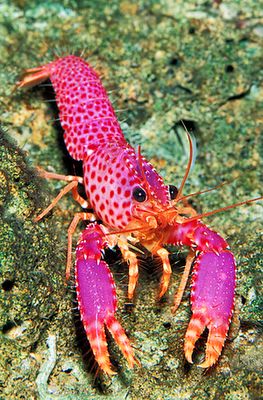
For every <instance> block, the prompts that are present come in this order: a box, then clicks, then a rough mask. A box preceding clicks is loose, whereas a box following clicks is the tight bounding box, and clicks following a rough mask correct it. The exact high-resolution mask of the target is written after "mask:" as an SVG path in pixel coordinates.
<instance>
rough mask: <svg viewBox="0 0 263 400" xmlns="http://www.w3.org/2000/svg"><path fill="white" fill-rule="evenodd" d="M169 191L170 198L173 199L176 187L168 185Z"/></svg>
mask: <svg viewBox="0 0 263 400" xmlns="http://www.w3.org/2000/svg"><path fill="white" fill-rule="evenodd" d="M169 193H170V199H171V200H174V199H175V198H176V196H177V193H178V189H177V187H176V186H174V185H169Z"/></svg>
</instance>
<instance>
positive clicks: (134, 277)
mask: <svg viewBox="0 0 263 400" xmlns="http://www.w3.org/2000/svg"><path fill="white" fill-rule="evenodd" d="M118 246H119V249H120V251H121V253H122V256H123V259H124V260H125V261H126V262H127V264H128V266H129V284H128V299H130V300H131V299H132V298H133V295H134V290H135V287H136V284H137V281H138V276H139V270H138V260H137V256H136V254H135V253H133V252H132V251H131V250H129V248H128V244H127V242H124V241H123V242H118Z"/></svg>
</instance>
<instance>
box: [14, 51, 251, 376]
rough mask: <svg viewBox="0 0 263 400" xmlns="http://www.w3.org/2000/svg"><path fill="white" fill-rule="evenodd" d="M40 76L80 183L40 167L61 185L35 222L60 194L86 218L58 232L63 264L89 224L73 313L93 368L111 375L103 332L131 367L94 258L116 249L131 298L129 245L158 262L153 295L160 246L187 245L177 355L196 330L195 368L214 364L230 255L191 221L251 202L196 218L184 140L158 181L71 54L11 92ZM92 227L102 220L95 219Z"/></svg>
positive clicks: (228, 298) (188, 348)
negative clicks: (186, 297) (64, 250)
mask: <svg viewBox="0 0 263 400" xmlns="http://www.w3.org/2000/svg"><path fill="white" fill-rule="evenodd" d="M48 78H50V80H51V83H52V85H53V87H54V90H55V94H56V101H57V104H58V108H59V117H60V121H61V125H62V128H63V129H64V139H65V143H66V146H67V149H68V152H69V154H70V155H71V156H72V157H73V158H74V159H75V160H82V162H83V178H82V177H77V176H64V175H58V174H54V173H49V172H45V171H43V170H40V174H41V175H42V176H43V177H46V178H53V179H62V180H65V181H68V182H69V183H68V184H67V186H66V187H65V188H64V189H63V190H62V191H61V192H60V194H59V195H58V196H57V197H56V199H55V200H54V201H53V202H52V203H51V204H50V206H49V207H48V208H47V209H46V210H44V211H43V212H42V213H41V214H40V215H39V216H38V217H37V218H36V220H40V219H41V218H42V217H43V216H44V215H46V214H47V213H48V212H49V210H50V209H51V208H52V207H54V205H55V204H56V203H57V201H58V200H59V199H60V198H61V197H62V196H63V195H64V194H65V193H67V192H69V191H72V193H73V197H74V199H75V200H77V201H78V202H79V203H80V204H81V206H82V207H83V208H92V210H93V212H92V213H90V212H82V213H77V214H76V215H75V217H74V219H73V221H72V223H71V225H70V227H69V231H68V234H69V236H68V238H69V239H68V261H67V270H66V276H67V278H69V275H70V266H71V247H72V235H73V232H74V231H75V228H76V226H77V224H78V222H79V221H80V220H86V221H89V223H88V224H87V227H86V229H85V230H84V231H83V232H82V234H81V237H80V239H79V242H78V245H77V249H76V263H75V280H76V292H77V300H78V307H79V311H80V315H81V320H82V322H83V325H84V328H85V331H86V334H87V337H88V340H89V343H90V346H91V348H92V351H93V353H94V356H95V359H96V361H97V363H98V365H99V367H100V368H101V369H102V370H103V371H104V372H105V373H107V374H113V373H114V371H113V369H112V367H111V363H110V359H109V353H108V349H107V341H106V336H105V326H106V327H107V329H108V330H109V331H110V333H111V334H112V336H113V338H114V340H115V341H116V342H117V344H118V346H119V347H120V349H121V351H122V353H123V354H124V356H125V357H126V359H127V361H128V364H129V366H130V367H133V366H134V364H135V363H136V361H137V360H136V358H135V355H134V350H133V348H132V346H131V344H130V341H129V339H128V337H127V336H126V334H125V332H124V329H123V328H122V326H121V324H120V323H119V322H118V320H117V319H116V317H115V313H116V309H117V299H116V289H115V285H114V281H113V277H112V274H111V272H110V270H109V267H108V265H107V264H106V262H105V261H104V259H103V255H104V249H105V248H107V247H113V246H118V247H119V248H120V250H121V253H122V256H123V258H124V260H125V261H126V262H127V263H128V265H129V283H128V298H129V299H130V300H131V299H132V298H133V295H134V290H135V287H136V283H137V279H138V260H137V256H136V253H135V252H134V248H135V247H136V244H137V243H140V245H142V246H144V247H145V248H146V249H147V250H148V251H150V252H151V253H152V254H153V255H155V256H158V257H159V258H160V259H161V262H162V279H161V289H160V294H159V297H160V298H161V297H162V296H163V295H164V293H165V292H166V291H167V288H168V285H169V280H170V276H171V272H172V271H171V266H170V262H169V253H168V251H167V250H166V249H165V248H164V247H163V246H164V245H166V244H173V245H176V246H188V247H189V248H190V251H189V254H188V256H187V259H186V266H185V270H184V273H183V277H182V279H181V283H180V286H179V289H178V292H177V294H176V296H175V299H174V306H173V312H175V311H176V309H177V307H178V306H179V304H180V301H181V298H182V295H183V292H184V289H185V286H186V283H187V279H188V275H189V273H190V270H191V267H192V266H193V277H192V292H191V305H192V317H191V320H190V323H189V325H188V328H187V331H186V335H185V342H184V352H185V357H186V359H187V360H188V361H189V362H190V363H191V362H192V353H193V350H194V347H195V343H196V341H197V340H198V338H199V337H200V335H201V334H202V332H203V331H204V330H205V328H207V329H208V331H209V335H208V339H207V344H206V356H205V360H204V362H203V363H202V364H201V365H200V366H201V367H203V368H207V367H210V366H212V365H213V364H214V363H216V362H217V360H218V358H219V356H220V354H221V351H222V348H223V346H224V342H225V339H226V336H227V332H228V329H229V324H230V321H231V316H232V312H233V305H234V292H235V279H236V278H235V269H236V265H235V259H234V256H233V254H232V253H231V251H230V250H229V247H228V244H227V242H226V241H225V240H224V239H223V238H222V237H221V236H219V235H218V234H217V233H216V232H214V231H213V230H211V229H209V228H208V227H207V226H206V225H205V224H203V223H202V222H201V218H202V217H204V216H209V215H212V214H214V213H216V212H219V211H222V210H226V209H229V208H232V207H236V206H237V205H241V204H244V203H247V202H252V201H255V200H257V199H252V200H249V201H246V202H242V203H239V204H235V205H231V206H228V207H224V208H222V209H220V210H215V211H211V212H207V213H205V214H201V215H198V214H197V213H196V211H195V210H194V209H193V208H192V207H191V206H190V205H189V204H188V203H187V197H189V196H183V188H184V184H185V181H186V179H187V176H188V174H189V170H190V167H191V163H192V142H191V138H190V135H189V134H188V133H187V135H188V139H189V146H190V157H189V162H188V165H187V168H186V172H185V175H184V178H183V180H182V183H181V185H180V187H179V189H177V188H176V187H175V186H173V185H169V186H167V185H165V184H164V182H163V179H162V178H161V176H160V175H159V174H158V173H157V172H156V171H155V169H154V168H153V167H152V165H151V164H150V163H149V162H148V161H147V160H146V159H145V158H144V157H143V156H142V155H141V152H140V148H139V149H138V151H137V152H136V151H135V150H134V149H133V148H132V147H131V146H130V145H129V144H128V143H127V141H126V140H125V138H124V136H123V133H122V131H121V128H120V125H119V123H118V120H117V118H116V115H115V112H114V110H113V107H112V105H111V103H110V101H109V99H108V97H107V93H106V91H105V89H104V88H103V86H102V84H101V81H100V79H99V77H98V75H97V74H96V72H95V71H94V70H93V69H92V68H91V67H90V66H89V64H88V63H86V62H85V61H84V60H83V59H81V58H79V57H76V56H67V57H63V58H58V59H57V60H56V61H54V62H51V63H49V64H45V65H43V66H41V67H39V68H33V69H28V70H26V72H25V74H24V77H23V78H22V80H21V81H20V82H19V83H18V84H17V86H18V87H25V86H32V85H34V84H37V83H40V82H42V81H44V80H46V79H48ZM79 183H83V184H84V187H85V191H86V195H87V198H88V201H87V200H85V199H83V198H82V197H80V195H79V194H78V190H77V186H78V184H79ZM98 221H102V223H99V222H98Z"/></svg>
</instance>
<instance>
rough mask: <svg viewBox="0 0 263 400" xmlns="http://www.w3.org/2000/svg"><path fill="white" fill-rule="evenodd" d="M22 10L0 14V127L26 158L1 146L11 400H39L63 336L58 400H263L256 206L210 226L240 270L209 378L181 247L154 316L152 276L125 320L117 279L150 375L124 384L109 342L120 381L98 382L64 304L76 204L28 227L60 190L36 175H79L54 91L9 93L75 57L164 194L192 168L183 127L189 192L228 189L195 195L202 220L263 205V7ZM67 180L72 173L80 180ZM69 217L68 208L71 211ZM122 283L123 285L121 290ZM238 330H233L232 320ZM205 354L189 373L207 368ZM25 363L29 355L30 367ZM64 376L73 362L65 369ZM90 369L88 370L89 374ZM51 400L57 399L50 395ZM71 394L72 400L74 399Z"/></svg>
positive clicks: (145, 278) (52, 5)
mask: <svg viewBox="0 0 263 400" xmlns="http://www.w3.org/2000/svg"><path fill="white" fill-rule="evenodd" d="M242 3H244V2H239V1H224V2H213V3H212V2H211V3H209V2H205V1H187V2H184V1H176V2H173V1H169V0H163V1H154V0H151V1H150V0H149V1H141V2H126V1H122V2H119V1H113V2H111V4H110V5H109V2H107V1H99V2H96V6H95V5H94V3H93V2H90V1H81V2H74V1H63V2H45V3H39V2H33V1H13V2H12V4H11V5H10V4H7V3H6V4H4V3H3V5H1V13H0V29H1V32H0V33H1V35H0V47H1V58H2V60H1V61H2V68H1V71H0V107H1V116H2V123H3V124H4V126H6V127H8V131H9V135H10V136H11V137H13V138H15V139H16V141H17V142H18V145H19V146H20V148H23V150H24V151H25V152H26V153H27V158H26V157H25V155H24V153H23V152H21V151H19V150H18V146H17V145H15V144H14V143H13V142H10V141H9V139H8V138H7V136H6V135H3V136H2V135H1V166H0V188H1V192H0V206H1V218H2V224H1V230H0V231H1V232H0V240H1V268H2V275H1V279H2V280H1V282H0V283H1V285H2V288H3V290H2V293H1V298H0V301H1V314H0V316H1V319H0V321H1V327H2V341H1V348H2V349H3V357H1V367H2V369H1V370H2V371H3V373H2V374H3V375H2V376H1V385H2V388H3V395H4V398H7V399H8V398H18V399H20V398H38V396H39V393H38V391H37V386H36V379H37V376H38V373H39V371H40V370H41V365H43V363H44V359H45V351H46V343H45V341H46V339H47V337H48V336H49V335H50V334H56V335H58V338H57V347H58V349H57V352H58V357H57V360H56V366H55V368H54V370H53V372H52V374H51V376H50V378H49V389H50V390H51V392H50V396H51V398H56V396H58V397H59V396H60V397H61V398H62V397H63V396H64V398H70V397H69V396H75V397H74V398H95V393H96V396H97V395H98V396H99V397H101V396H100V392H101V391H102V392H103V396H104V397H105V398H109V399H110V398H116V399H119V398H121V396H122V395H123V398H128V399H135V398H141V399H158V400H159V399H167V400H168V399H169V400H170V399H180V398H182V399H218V398H220V399H227V400H228V399H254V398H255V399H256V398H259V396H260V392H261V390H262V387H261V385H260V370H262V360H261V359H260V357H259V349H262V341H261V340H262V339H261V336H260V333H261V326H260V324H259V321H260V319H262V311H261V310H262V303H261V298H262V293H261V292H260V287H259V285H258V282H259V281H260V279H262V275H261V272H260V271H261V269H260V268H261V267H262V265H261V264H262V255H261V254H262V237H261V230H260V229H261V227H260V221H261V220H262V205H261V204H259V203H258V204H257V205H250V206H243V207H242V208H237V209H234V210H232V211H228V212H225V213H220V214H217V215H215V216H213V217H211V218H210V219H207V220H206V221H207V223H209V225H211V226H212V227H213V228H214V229H216V230H217V231H219V232H220V233H221V234H223V235H224V236H225V237H227V238H228V241H229V243H230V245H231V248H232V250H233V252H234V254H235V256H236V259H237V263H238V283H237V296H236V314H235V318H234V323H233V326H232V329H231V333H230V339H231V340H230V341H228V343H227V345H226V348H225V350H224V352H223V356H222V357H221V359H220V363H219V365H218V366H217V367H216V368H213V369H212V370H211V371H208V373H207V374H206V375H204V374H203V371H201V370H200V369H198V368H197V367H196V366H193V367H190V366H188V364H187V363H186V362H185V361H184V356H183V336H184V332H185V330H186V326H187V322H188V320H189V316H190V311H189V300H188V295H189V288H188V290H187V292H186V294H185V297H184V300H183V303H182V305H181V307H180V309H179V310H178V313H177V314H176V315H175V316H171V313H170V305H171V303H172V295H173V293H174V292H175V291H176V288H177V286H178V282H179V275H178V274H177V269H178V268H177V264H176V260H177V259H178V257H179V256H178V253H177V250H176V252H175V256H173V261H174V265H173V269H174V273H173V278H172V283H171V288H170V290H169V293H168V294H167V296H166V297H165V299H164V300H163V302H162V303H161V304H159V303H156V301H155V297H156V293H157V290H158V279H157V278H158V276H157V275H156V274H154V276H151V275H149V274H147V273H146V274H144V273H143V274H142V275H141V277H140V282H139V287H138V291H137V299H136V307H135V308H134V309H133V310H132V312H131V313H128V312H127V311H126V308H125V307H124V304H125V290H126V287H125V282H126V283H127V277H126V272H127V269H126V268H125V267H123V268H121V267H120V266H118V265H117V266H114V268H113V270H114V273H115V276H116V281H117V285H118V294H119V297H120V307H119V308H120V310H119V316H120V318H121V319H122V320H123V325H124V327H125V329H127V331H128V333H129V336H130V337H131V339H133V340H134V345H135V348H136V354H137V355H138V357H139V358H140V359H141V363H142V368H136V369H135V371H134V372H129V371H128V370H127V366H126V363H125V361H124V360H123V359H122V356H121V355H120V353H119V352H118V351H117V350H116V346H115V344H114V343H113V342H112V341H111V342H110V349H111V353H112V356H113V360H114V362H115V363H118V368H119V374H118V375H117V376H116V377H114V378H113V380H112V381H110V380H107V379H106V378H103V377H102V378H101V380H100V381H99V384H97V385H96V384H95V387H94V384H93V378H92V375H90V374H89V373H88V372H86V371H85V363H83V361H82V359H81V351H80V348H79V346H78V345H77V344H76V339H75V331H74V324H73V321H72V315H73V314H72V311H71V296H70V292H69V291H68V290H67V289H66V287H65V286H64V264H65V248H66V231H67V226H68V224H69V222H70V220H71V219H72V217H73V215H74V212H76V211H78V208H76V207H74V205H73V203H72V201H71V200H70V198H69V197H70V196H69V197H67V198H65V199H62V200H61V202H60V204H59V206H58V207H57V209H56V210H55V211H54V212H53V214H52V215H51V216H49V217H47V218H46V219H45V220H43V221H42V222H41V223H40V224H34V223H33V222H32V219H33V216H34V215H35V213H36V212H37V210H40V209H41V207H44V206H46V205H47V204H49V201H50V199H52V197H54V196H55V194H56V193H57V191H58V189H59V188H60V187H61V185H60V183H56V182H48V183H47V184H44V182H43V181H42V180H41V181H40V178H38V177H37V176H36V174H35V173H34V170H33V167H32V165H41V166H43V167H44V168H51V169H52V170H54V171H56V172H59V173H67V172H68V171H72V166H71V165H72V164H71V161H70V159H69V158H68V157H67V155H66V153H65V152H63V148H62V146H61V140H60V138H61V132H59V129H58V126H56V125H55V126H54V125H53V124H52V120H53V119H54V118H56V117H57V116H56V112H55V110H54V109H53V106H52V103H44V102H43V97H44V99H45V100H47V99H52V96H53V94H52V92H50V91H49V88H45V87H44V88H37V89H33V90H30V91H26V92H25V91H24V92H22V91H21V92H18V91H16V92H14V93H13V92H12V89H13V85H14V83H15V81H16V80H17V78H18V76H19V74H20V72H21V70H22V69H23V68H28V67H33V66H37V65H40V64H43V63H44V62H46V61H49V60H51V59H53V58H54V53H57V54H68V53H72V52H79V53H80V52H81V51H82V50H84V56H85V58H86V59H87V60H89V61H90V63H91V64H92V65H94V66H95V67H96V69H97V70H98V71H99V72H100V73H101V74H102V76H103V81H104V83H105V86H106V88H107V89H108V90H109V91H112V93H111V94H110V96H111V99H112V100H114V107H115V108H116V109H117V110H122V109H125V110H124V111H120V112H119V114H118V115H119V118H120V120H125V122H123V123H122V125H123V128H124V131H125V134H126V136H127V138H128V139H129V141H130V142H131V143H132V144H133V145H138V144H141V145H142V151H143V153H144V154H146V155H147V156H148V157H149V158H150V159H151V161H152V162H153V164H154V165H155V166H156V167H157V169H158V171H160V172H161V173H162V175H163V176H164V178H165V180H166V182H167V183H168V182H169V183H173V184H176V185H178V182H180V179H181V178H182V176H183V173H184V171H185V166H186V163H187V157H188V153H187V146H186V145H185V137H184V133H183V130H182V129H181V128H180V120H184V122H185V123H186V126H187V127H188V129H189V130H190V131H191V133H192V134H193V135H194V136H195V138H196V142H197V158H196V162H195V166H194V169H193V170H192V171H191V174H190V176H189V179H188V182H187V185H186V189H185V191H186V192H193V191H197V190H202V189H206V188H207V187H213V186H215V185H217V184H218V183H220V182H221V181H223V180H230V181H232V180H233V182H232V183H231V185H227V186H225V187H224V188H222V189H220V190H219V191H216V193H214V194H213V193H210V194H208V195H203V196H199V197H195V198H194V199H193V204H194V206H195V207H196V208H197V209H198V211H200V212H201V211H207V210H211V209H216V208H218V207H221V206H224V205H227V204H232V203H235V202H237V201H241V200H244V199H246V198H252V197H257V196H259V195H260V189H261V187H262V182H261V181H260V168H261V170H262V133H261V132H262V123H261V117H260V108H261V107H262V103H261V98H262V89H261V83H262V70H261V61H260V59H261V57H262V35H261V34H260V32H261V31H260V29H259V28H260V26H261V27H262V24H263V21H262V17H261V15H260V10H259V5H258V2H256V1H252V0H250V1H247V2H245V3H246V4H242ZM73 171H74V169H73ZM65 210H66V211H65ZM123 279H124V280H123ZM238 319H239V320H240V322H238ZM203 344H204V341H202V342H201V344H200V346H199V347H198V352H197V354H196V356H195V357H196V360H197V361H200V360H201V357H202V352H201V350H202V345H203ZM30 354H32V356H31V355H30ZM64 365H71V366H72V368H71V369H70V368H69V370H70V372H64V371H66V370H67V368H66V367H64ZM80 371H81V373H80ZM52 391H53V392H52ZM67 396H68V397H67Z"/></svg>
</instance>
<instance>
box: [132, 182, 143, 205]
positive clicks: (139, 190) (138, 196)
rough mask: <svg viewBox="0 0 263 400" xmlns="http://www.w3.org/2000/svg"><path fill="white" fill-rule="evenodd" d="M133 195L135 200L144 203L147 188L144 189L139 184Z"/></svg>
mask: <svg viewBox="0 0 263 400" xmlns="http://www.w3.org/2000/svg"><path fill="white" fill-rule="evenodd" d="M132 197H133V198H134V200H136V201H139V202H140V203H142V202H143V201H144V200H146V193H145V190H143V189H142V188H141V187H139V186H138V187H136V188H134V189H133V192H132Z"/></svg>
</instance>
